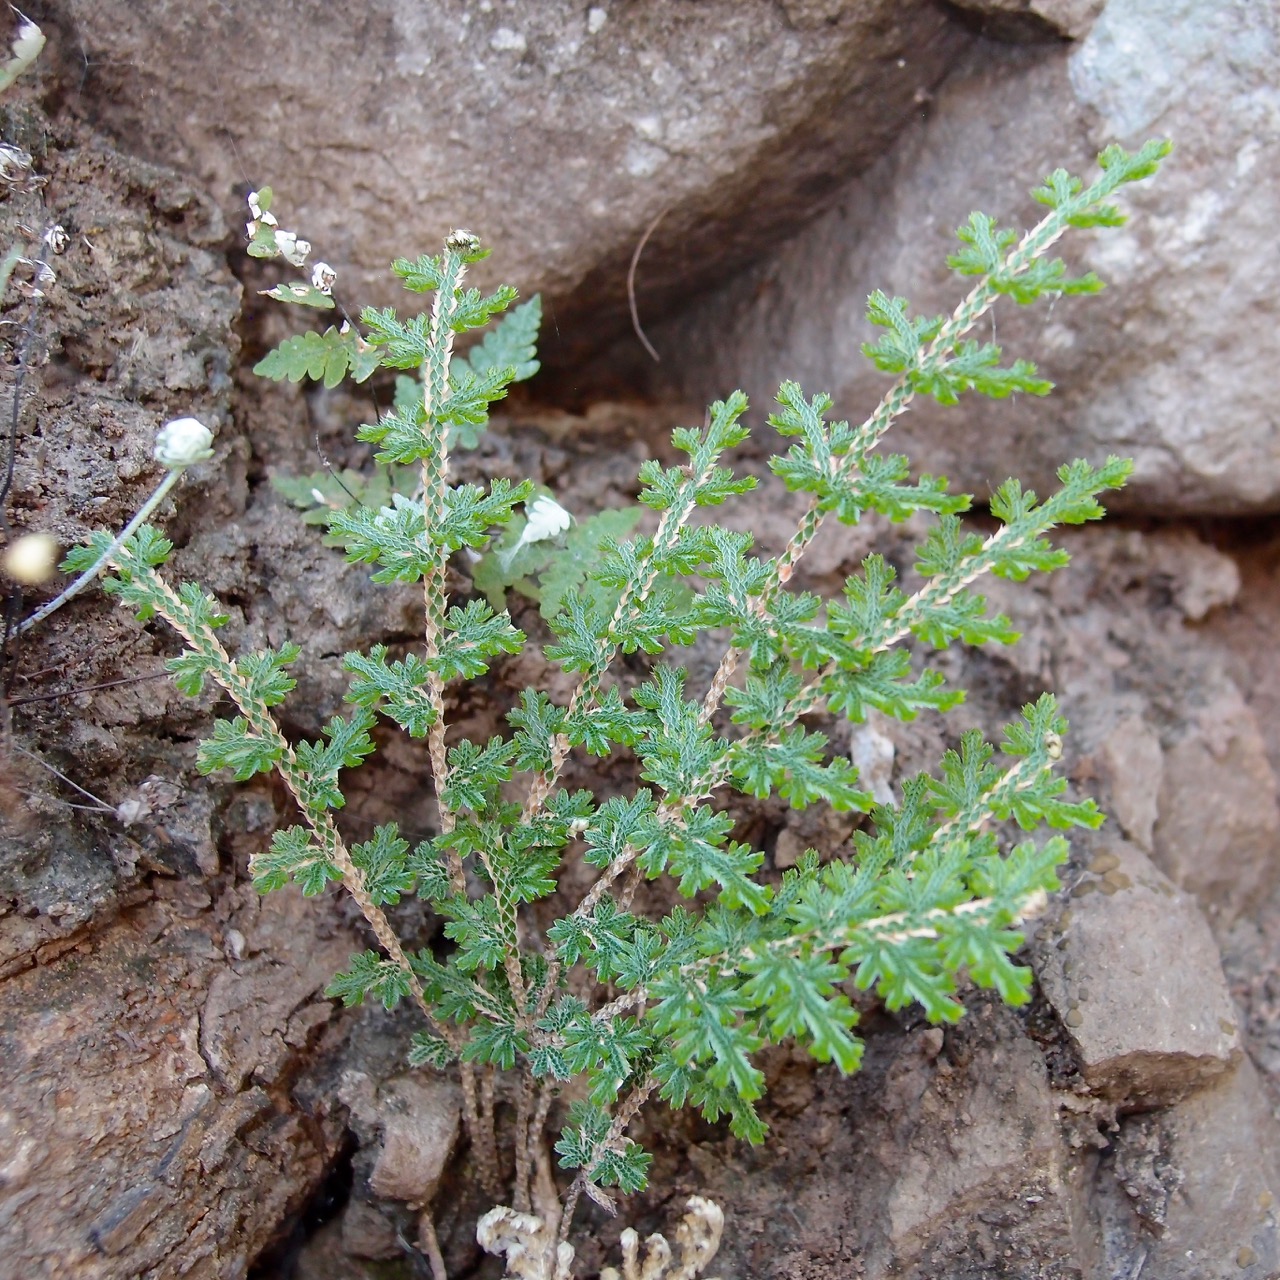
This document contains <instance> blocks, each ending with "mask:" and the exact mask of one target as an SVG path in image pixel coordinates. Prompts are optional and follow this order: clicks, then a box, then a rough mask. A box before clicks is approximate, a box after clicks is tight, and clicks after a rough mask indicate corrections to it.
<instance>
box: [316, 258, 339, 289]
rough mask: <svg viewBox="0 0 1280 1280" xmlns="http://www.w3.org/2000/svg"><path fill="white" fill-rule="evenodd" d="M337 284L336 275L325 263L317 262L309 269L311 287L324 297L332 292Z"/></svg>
mask: <svg viewBox="0 0 1280 1280" xmlns="http://www.w3.org/2000/svg"><path fill="white" fill-rule="evenodd" d="M337 282H338V273H337V272H336V271H335V270H334V269H333V268H332V267H331V266H330V265H329V264H328V263H327V262H317V263H316V264H315V266H313V267H312V268H311V287H312V288H313V289H319V290H320V292H321V293H323V294H324V295H325V296H326V297H327V296H328V295H329V294H331V293H332V292H333V286H334V285H335V284H336V283H337Z"/></svg>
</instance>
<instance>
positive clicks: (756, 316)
mask: <svg viewBox="0 0 1280 1280" xmlns="http://www.w3.org/2000/svg"><path fill="white" fill-rule="evenodd" d="M1275 21H1276V17H1275V11H1274V9H1273V7H1272V6H1269V5H1257V4H1252V3H1247V2H1246V0H1111V2H1110V3H1109V4H1108V5H1107V7H1106V8H1105V10H1104V11H1103V12H1102V14H1101V16H1100V17H1099V18H1098V20H1097V21H1096V23H1095V24H1094V25H1093V27H1092V28H1091V30H1090V31H1089V33H1088V35H1087V36H1086V37H1085V38H1084V39H1083V40H1082V41H1080V42H1079V43H1077V44H1075V45H1066V46H1054V47H1051V48H1048V49H1039V50H1013V49H1009V48H1005V47H1001V46H999V45H995V44H986V45H983V46H981V47H979V48H976V49H975V50H974V51H973V52H972V53H971V55H970V56H969V58H968V61H967V63H966V65H965V67H964V69H963V70H961V71H958V72H956V73H955V74H953V75H952V77H951V78H950V79H949V80H948V81H947V83H946V84H945V85H944V86H943V88H942V89H941V90H940V91H939V93H938V94H937V96H936V99H935V100H934V101H933V103H932V107H931V110H930V113H929V117H928V119H927V120H926V121H925V122H923V123H920V124H919V125H917V126H914V127H913V128H912V129H911V130H910V131H909V132H908V133H906V134H904V135H903V137H901V138H900V139H899V140H898V142H897V143H896V144H895V147H894V150H893V151H892V153H891V154H889V155H888V156H886V157H885V158H884V159H883V160H882V161H881V162H880V163H879V164H877V165H876V166H875V168H874V169H873V170H871V171H870V172H869V173H867V174H866V175H865V176H863V177H860V178H858V179H856V180H855V181H854V182H853V183H852V184H851V185H850V186H849V188H848V189H847V191H846V192H845V194H844V195H843V196H842V197H841V199H840V202H839V204H838V205H837V207H836V208H834V209H833V210H832V211H831V212H829V213H827V214H825V215H824V216H823V217H821V218H820V219H819V220H818V221H817V222H815V224H814V225H813V226H812V227H810V228H809V229H808V230H806V231H805V232H803V233H802V234H801V235H799V236H797V237H796V238H795V239H794V240H792V241H791V242H789V243H788V244H786V245H785V246H784V247H782V248H781V249H779V250H778V251H777V252H776V253H774V254H772V255H770V256H768V257H767V258H765V259H763V260H762V261H761V262H760V263H758V264H757V265H756V266H754V267H753V268H752V269H751V270H749V271H748V272H746V273H744V275H742V276H741V277H740V278H739V279H737V280H735V281H733V282H731V283H729V284H728V285H726V286H725V287H724V288H722V289H721V290H719V291H718V292H717V293H715V294H713V295H711V296H709V297H708V298H707V299H706V300H704V301H703V302H701V303H698V304H697V305H695V306H694V307H692V308H691V309H690V310H689V311H688V312H687V313H686V314H685V315H683V316H682V317H680V318H679V319H678V320H675V321H673V322H671V323H670V324H668V325H666V326H660V327H656V328H654V329H652V330H651V332H650V337H651V338H652V340H653V342H654V344H655V346H656V347H657V349H658V351H659V352H660V354H661V355H662V357H663V364H662V366H660V368H658V369H657V371H656V372H653V371H651V372H650V376H651V377H652V378H653V379H654V382H653V386H654V387H655V388H658V387H661V388H663V389H670V390H674V391H676V392H678V393H679V394H681V395H684V396H688V397H691V398H693V399H709V398H710V397H712V396H713V395H722V394H724V393H725V392H726V391H727V390H729V389H731V388H732V387H735V386H743V387H745V388H746V389H747V390H748V392H749V393H750V395H751V397H752V399H753V401H754V402H755V404H756V405H757V407H758V411H760V412H763V411H764V410H765V409H766V408H767V406H768V405H769V404H770V403H771V402H772V397H773V394H774V392H775V390H776V387H777V384H778V382H779V381H780V380H782V379H783V378H796V379H798V380H800V381H801V382H802V383H803V384H804V385H805V387H806V388H807V390H809V391H810V392H811V393H812V392H816V391H820V390H827V391H830V392H831V393H832V394H834V395H835V397H836V404H837V411H838V412H839V414H841V415H848V416H850V417H851V418H852V419H853V420H854V421H860V420H861V419H862V418H863V417H865V415H866V414H867V413H869V412H870V410H871V408H872V407H873V406H874V404H875V403H876V401H877V400H878V399H879V397H880V395H881V394H882V391H883V389H884V387H885V385H886V378H885V376H884V375H881V374H878V373H876V372H875V371H874V370H872V369H871V368H870V366H869V364H868V363H867V362H866V361H865V360H863V358H862V357H861V355H860V354H859V348H860V344H861V343H862V342H863V341H865V340H867V339H868V338H870V337H872V329H871V326H870V325H869V324H868V323H867V321H866V319H865V315H864V305H865V300H866V296H867V294H868V293H869V292H870V291H871V290H872V289H873V288H877V287H879V288H884V289H885V290H886V291H888V292H890V293H896V294H902V295H905V296H907V297H908V298H910V299H911V301H912V303H913V305H914V307H915V308H916V309H917V310H918V311H920V312H922V313H924V314H931V313H936V312H950V311H951V309H952V307H953V306H954V305H955V303H956V302H957V301H958V300H959V298H960V296H961V295H962V293H963V291H964V288H965V287H966V286H964V285H963V284H962V283H961V282H959V281H957V280H956V279H955V278H953V277H949V276H948V273H947V272H946V270H945V268H944V266H943V262H944V259H945V257H946V255H947V253H949V252H951V250H952V246H953V245H954V243H955V242H954V240H953V239H952V238H951V232H952V229H953V228H954V227H956V226H958V225H959V224H960V223H962V222H963V221H964V220H965V218H966V217H967V215H968V213H969V211H970V210H971V209H974V208H981V209H984V210H986V211H987V212H989V213H992V214H995V215H997V216H999V218H1000V220H1001V221H1002V222H1003V223H1006V224H1012V225H1015V226H1016V225H1029V222H1030V221H1033V220H1034V219H1035V218H1036V217H1038V216H1039V212H1040V208H1039V206H1037V205H1034V204H1033V203H1032V202H1031V201H1030V200H1029V199H1028V197H1027V194H1026V191H1027V188H1029V187H1030V186H1031V185H1032V184H1033V183H1034V182H1035V181H1038V180H1039V178H1040V176H1041V175H1042V174H1044V173H1045V172H1047V171H1048V170H1049V169H1051V168H1053V167H1055V166H1057V165H1064V166H1066V167H1068V168H1070V169H1072V170H1073V171H1076V172H1080V171H1082V170H1089V169H1090V168H1091V166H1092V163H1093V156H1094V153H1096V152H1097V151H1098V150H1099V149H1100V148H1101V147H1102V146H1103V145H1105V144H1106V143H1109V142H1112V141H1119V142H1121V143H1123V144H1125V145H1127V146H1130V147H1132V146H1136V145H1139V144H1141V143H1142V142H1143V141H1144V140H1145V139H1147V138H1149V137H1153V136H1168V137H1170V138H1172V139H1173V140H1174V142H1175V144H1176V150H1175V152H1174V155H1173V156H1172V157H1171V158H1170V161H1169V162H1168V163H1167V165H1166V167H1165V169H1164V171H1162V173H1161V174H1160V175H1159V177H1158V178H1157V179H1156V180H1155V181H1154V182H1152V183H1149V184H1146V185H1145V186H1143V187H1142V188H1131V189H1130V191H1131V194H1130V195H1128V196H1126V197H1125V200H1126V203H1127V204H1128V205H1129V206H1130V207H1132V208H1134V209H1135V210H1136V211H1137V214H1138V216H1137V217H1135V218H1134V219H1133V221H1132V223H1131V225H1130V226H1129V227H1128V228H1126V229H1120V230H1117V231H1101V232H1096V233H1092V232H1091V233H1087V234H1083V235H1075V236H1072V237H1070V238H1069V239H1068V240H1067V241H1065V242H1064V253H1065V256H1066V257H1067V258H1068V260H1069V262H1070V263H1071V265H1072V266H1073V267H1080V268H1092V269H1095V270H1096V271H1097V272H1098V274H1099V275H1101V276H1102V277H1103V278H1104V279H1106V280H1109V281H1111V282H1112V283H1113V284H1114V285H1115V286H1116V287H1115V289H1114V290H1113V291H1111V292H1109V293H1105V294H1103V295H1102V297H1100V298H1086V299H1060V300H1059V301H1058V302H1057V303H1056V305H1054V306H1052V307H1050V306H1047V305H1038V306H1036V307H1033V308H1029V309H1025V310H1020V309H1018V308H1016V307H1013V306H1009V307H1002V308H998V309H997V312H996V313H995V319H994V322H993V323H990V324H988V323H985V322H984V325H983V327H982V332H981V333H978V334H976V335H975V336H977V337H979V338H981V339H989V338H991V337H995V338H996V339H997V340H998V341H999V342H1000V343H1001V344H1002V345H1003V346H1004V347H1005V349H1006V352H1007V353H1008V354H1009V355H1010V356H1015V355H1016V356H1026V357H1029V358H1032V359H1034V360H1036V361H1037V362H1038V363H1039V364H1040V365H1041V368H1042V370H1043V371H1044V372H1045V373H1046V374H1047V375H1048V376H1049V377H1051V378H1053V380H1054V381H1055V382H1056V383H1057V384H1058V390H1057V391H1056V392H1055V394H1054V395H1053V396H1052V397H1050V399H1049V400H1047V401H1045V402H1043V403H1034V404H1032V403H1028V402H1027V400H1026V399H1025V398H1017V399H1016V400H1014V401H1008V402H1003V403H992V402H990V401H987V400H986V399H984V398H982V397H977V396H973V397H969V398H967V399H962V401H961V403H960V404H959V405H958V406H956V407H953V408H950V409H942V408H940V407H938V406H936V405H933V404H932V403H930V404H927V405H923V406H913V410H912V412H911V413H910V414H909V415H908V416H907V419H906V421H905V423H904V425H903V427H902V428H900V429H898V430H897V431H896V439H895V441H894V443H893V445H892V447H893V448H894V449H895V450H901V451H903V452H906V453H908V454H910V455H911V456H912V457H913V459H914V461H915V462H916V464H917V466H918V467H919V468H920V469H921V470H930V471H933V472H934V473H935V474H936V473H939V472H941V473H944V474H947V475H949V476H951V478H952V479H953V480H954V481H956V482H958V483H959V484H960V485H961V486H963V487H964V488H966V489H972V490H976V491H977V492H979V493H986V492H989V491H990V489H991V488H992V487H993V486H994V485H996V484H998V483H999V482H1000V481H1001V480H1003V479H1004V478H1005V477H1006V476H1007V475H1009V474H1016V475H1018V476H1020V477H1022V478H1023V479H1025V480H1027V481H1029V482H1031V483H1034V484H1035V485H1036V486H1037V488H1041V489H1042V488H1044V487H1045V486H1046V485H1051V484H1052V483H1053V472H1054V469H1055V468H1056V467H1057V466H1058V465H1059V464H1060V463H1061V462H1063V461H1065V460H1067V459H1069V458H1072V457H1078V456H1086V457H1089V458H1091V459H1093V460H1101V458H1102V457H1104V456H1105V455H1106V454H1107V453H1108V452H1117V453H1121V454H1127V455H1131V456H1133V457H1134V458H1135V459H1136V464H1137V469H1136V473H1135V477H1134V480H1133V482H1132V483H1131V485H1130V487H1129V488H1128V489H1127V490H1126V491H1125V493H1124V495H1123V496H1122V498H1121V499H1120V500H1119V501H1117V502H1116V503H1114V505H1116V506H1121V505H1127V506H1128V507H1130V508H1132V509H1143V510H1159V511H1161V512H1162V513H1170V512H1176V511H1182V512H1220V513H1239V512H1246V511H1274V510H1277V509H1280V441H1278V439H1277V433H1276V423H1275V414H1274V402H1273V395H1272V388H1273V373H1274V369H1275V365H1276V359H1277V354H1278V353H1280V350H1278V344H1277V338H1276V334H1277V332H1278V330H1277V327H1276V325H1275V324H1274V323H1273V322H1272V317H1273V316H1274V312H1275V298H1276V297H1277V296H1280V260H1278V259H1277V257H1276V255H1275V254H1274V253H1273V252H1272V247H1271V246H1272V242H1273V235H1272V230H1273V226H1274V212H1275V209H1276V207H1277V204H1278V203H1280V178H1278V177H1277V174H1280V164H1278V163H1277V158H1278V157H1280V112H1277V109H1276V107H1277V100H1276V90H1275V87H1274V86H1275V83H1276V80H1277V77H1278V76H1280V45H1278V43H1277V38H1276V31H1275ZM1224 302H1225V306H1224ZM1246 332H1247V333H1248V334H1249V335H1250V337H1249V340H1248V341H1236V340H1231V338H1230V337H1229V335H1231V334H1242V333H1246ZM618 359H619V360H622V359H623V357H622V356H621V355H619V356H618ZM615 372H616V370H615ZM638 374H639V370H638V369H637V370H636V375H637V376H638Z"/></svg>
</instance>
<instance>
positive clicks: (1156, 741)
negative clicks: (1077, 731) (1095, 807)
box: [1101, 715, 1164, 853]
mask: <svg viewBox="0 0 1280 1280" xmlns="http://www.w3.org/2000/svg"><path fill="white" fill-rule="evenodd" d="M1101 757H1102V764H1103V769H1104V771H1105V774H1106V775H1107V776H1108V778H1109V780H1110V782H1111V803H1110V805H1109V811H1110V814H1111V816H1112V817H1113V818H1115V820H1116V821H1117V822H1118V823H1119V824H1120V827H1121V829H1122V830H1123V831H1124V833H1125V835H1127V836H1128V837H1129V839H1130V840H1132V841H1133V843H1134V844H1136V845H1137V846H1138V848H1140V849H1142V850H1143V851H1144V852H1146V853H1150V852H1151V838H1152V833H1153V832H1154V831H1155V825H1156V818H1157V817H1158V816H1159V813H1160V807H1159V803H1158V802H1159V796H1160V783H1161V780H1162V779H1163V777H1164V756H1163V753H1162V752H1161V750H1160V735H1159V734H1158V733H1156V731H1155V730H1154V729H1152V727H1151V726H1150V725H1149V724H1147V722H1146V720H1144V719H1143V718H1142V717H1141V716H1134V715H1129V716H1126V717H1124V719H1122V720H1121V721H1120V723H1119V724H1117V725H1116V727H1115V728H1114V729H1113V730H1112V731H1111V732H1110V733H1109V734H1108V735H1107V738H1106V741H1104V742H1103V744H1102V750H1101Z"/></svg>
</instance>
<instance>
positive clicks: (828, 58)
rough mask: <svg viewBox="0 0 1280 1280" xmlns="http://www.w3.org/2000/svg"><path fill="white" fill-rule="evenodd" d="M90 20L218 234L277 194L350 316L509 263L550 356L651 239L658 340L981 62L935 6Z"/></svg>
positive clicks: (131, 117) (102, 74) (385, 8)
mask: <svg viewBox="0 0 1280 1280" xmlns="http://www.w3.org/2000/svg"><path fill="white" fill-rule="evenodd" d="M76 19H77V24H78V25H77V30H76V37H77V39H78V40H79V42H80V44H81V45H82V48H83V56H84V57H85V59H86V60H87V61H88V64H89V66H90V67H92V68H94V75H93V82H92V84H91V85H90V87H89V90H88V92H89V93H90V95H91V97H92V100H93V102H94V106H95V109H96V110H97V111H98V112H100V113H101V115H102V116H103V118H104V119H105V120H106V121H107V122H108V124H109V126H110V127H111V128H113V129H115V130H116V131H117V132H118V134H119V135H120V136H121V137H123V138H124V139H126V140H127V141H128V143H129V145H131V146H133V147H136V148H138V149H140V150H142V151H143V152H144V153H146V154H150V155H155V156H158V157H168V158H169V159H170V161H172V162H173V163H176V164H179V165H181V166H183V167H185V168H187V169H189V170H190V171H192V172H194V173H198V174H200V175H202V177H203V179H204V181H205V182H206V183H207V184H208V185H209V186H210V188H211V189H212V190H214V191H215V192H216V193H218V195H219V196H220V197H222V198H224V199H225V200H226V203H227V208H228V209H230V208H231V206H232V204H234V203H235V197H233V195H232V187H233V186H234V185H235V184H238V183H241V182H249V183H251V184H252V185H254V186H257V185H261V184H264V183H271V184H272V185H273V186H274V188H275V190H276V192H277V195H278V199H277V210H276V211H277V212H278V213H280V215H281V216H282V217H283V218H284V222H283V225H285V226H287V227H289V228H291V229H294V230H298V231H300V232H301V233H302V234H303V235H305V236H306V237H307V238H309V239H310V240H311V241H312V242H313V244H314V245H315V248H316V252H317V253H318V254H319V256H320V257H322V258H324V259H325V260H326V261H328V262H330V263H331V264H332V265H334V266H335V267H336V268H337V269H338V271H339V289H340V292H341V293H342V296H343V297H345V298H349V299H350V298H354V299H357V300H358V301H359V302H390V301H398V300H399V299H400V298H402V296H403V295H402V293H401V291H400V289H399V288H398V287H397V286H396V285H395V284H394V282H392V281H389V280H388V278H387V272H386V264H387V263H388V261H389V260H390V259H391V258H392V257H394V256H396V255H397V254H409V255H411V256H412V255H416V254H418V253H421V252H428V251H431V250H432V249H433V247H434V246H436V245H437V244H438V243H439V240H440V238H441V237H442V236H443V234H444V233H445V232H446V231H447V230H448V229H449V228H450V227H453V226H457V225H459V224H461V225H465V226H469V227H473V228H474V229H475V230H477V231H478V232H479V233H481V234H482V236H483V237H484V239H485V240H486V241H487V242H488V243H489V244H491V245H494V246H495V247H496V253H495V255H494V258H493V259H492V261H491V263H490V264H488V266H487V268H486V270H485V271H482V272H478V273H477V275H478V276H483V277H485V278H487V279H489V280H491V281H497V280H512V281H514V282H516V283H517V284H518V285H519V286H520V288H521V289H522V290H523V291H524V292H525V293H532V292H534V291H535V290H537V289H541V290H543V291H545V292H547V293H549V294H551V295H552V297H553V299H554V301H555V303H556V316H557V324H558V326H559V329H560V333H561V340H562V342H569V343H572V342H573V341H574V340H575V339H586V340H587V341H588V342H593V343H597V344H598V342H599V340H600V339H601V337H604V336H611V335H612V334H614V333H617V332H619V331H621V329H622V328H623V327H625V325H626V323H627V302H626V291H625V281H626V273H627V265H628V261H629V259H630V257H631V254H632V251H633V250H634V249H635V246H636V244H637V242H638V241H639V239H640V237H641V236H642V234H643V233H644V231H645V229H646V227H648V226H649V224H650V223H651V222H653V220H654V219H655V218H656V217H657V215H659V214H664V217H663V220H662V224H661V226H660V227H659V228H658V229H657V230H656V232H655V234H654V239H653V241H652V243H651V245H650V248H649V250H648V252H647V260H646V265H645V270H644V271H643V272H642V274H641V276H640V280H639V293H640V301H641V304H642V307H643V309H644V311H645V313H646V314H648V313H650V312H652V311H655V310H657V309H661V308H663V307H667V306H669V305H671V304H672V303H673V302H674V301H676V300H679V301H683V300H684V299H685V298H687V297H688V296H689V295H690V293H691V292H692V291H694V290H696V289H697V288H699V287H705V286H706V285H708V284H709V283H711V281H712V280H713V279H714V278H715V277H716V276H717V275H718V274H719V273H722V272H723V271H724V270H725V269H726V267H727V266H729V265H741V264H744V263H745V262H747V261H748V260H749V259H751V258H752V257H754V256H755V255H756V254H758V253H760V252H762V251H763V250H764V249H765V248H766V247H767V246H769V245H771V244H773V243H776V241H777V239H778V238H779V237H780V236H783V235H785V234H788V233H790V232H791V231H794V230H795V229H796V228H797V227H798V226H799V225H800V224H801V223H802V222H803V221H804V220H806V219H807V218H808V217H810V216H811V215H812V213H813V212H814V211H815V209H816V208H818V207H822V206H823V203H824V201H827V202H829V199H830V197H831V195H832V193H833V192H834V191H836V190H837V189H838V188H839V186H840V183H841V180H842V179H843V178H845V177H847V176H849V175H850V174H853V173H856V172H858V171H860V170H862V169H864V168H865V167H866V166H867V165H868V164H870V163H871V162H872V161H873V160H874V159H875V158H876V157H877V156H879V155H880V154H881V153H882V152H883V151H884V149H885V148H886V146H887V145H888V143H889V142H890V140H891V139H892V138H893V137H894V136H895V135H896V134H897V132H898V131H899V130H900V128H901V127H902V125H903V124H904V123H905V122H906V121H907V120H908V119H909V118H910V117H911V115H912V114H913V113H914V112H915V110H916V109H917V102H918V100H920V99H922V98H923V97H927V95H928V94H929V92H930V91H931V90H932V89H933V88H934V87H935V86H936V84H937V82H938V81H939V80H940V79H941V77H942V75H943V74H944V72H945V70H946V69H947V67H948V66H949V64H950V63H951V62H952V61H953V59H954V57H955V55H956V54H957V52H958V51H959V50H961V49H962V48H964V47H965V45H966V44H967V43H968V42H969V41H970V39H971V36H970V35H969V33H968V32H966V31H965V30H964V29H963V28H962V27H960V26H959V25H958V24H956V23H954V22H952V21H950V20H949V19H948V17H947V15H946V14H945V13H944V12H943V11H942V10H941V9H940V8H939V7H938V6H935V5H933V4H930V3H927V2H926V0H819V2H816V3H815V2H813V0H793V2H792V3H789V4H785V5H779V4H771V3H768V2H767V0H749V2H748V3H737V2H733V0H711V2H705V0H704V3H700V4H697V5H658V6H644V5H642V6H636V5H623V4H618V3H612V4H609V3H602V4H600V5H598V6H594V7H591V8H588V6H587V5H585V4H579V3H576V2H573V0H553V2H548V3H543V4H538V5H520V6H514V7H513V6H511V5H509V4H508V5H501V4H495V5H476V4H469V3H465V2H464V0H446V2H443V3H436V4H430V5H423V4H420V3H417V0H374V2H373V3H370V4H366V5H362V6H361V7H360V8H359V10H358V12H357V13H354V14H353V12H352V11H351V10H349V9H346V8H343V7H341V6H334V5H331V4H328V3H326V2H325V0H306V2H305V3H295V4H291V5H288V6H283V7H281V6H265V7H264V6H263V5H261V4H258V3H255V2H254V0H230V2H229V3H218V4H213V3H210V4H204V5H196V6H192V5H189V4H179V3H172V2H171V0H146V2H145V3H136V2H135V0H106V2H103V3H95V4H93V5H80V6H77V7H76ZM232 51H233V52H232ZM229 55H230V56H229ZM77 56H79V55H77ZM664 211H665V213H664ZM235 212H236V214H237V216H239V215H240V214H241V212H242V209H237V210H235ZM575 316H576V317H577V320H576V322H575ZM584 321H586V322H589V323H583V322H584ZM575 325H576V330H575Z"/></svg>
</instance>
